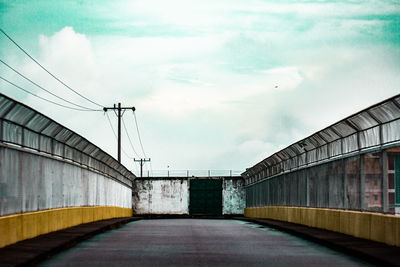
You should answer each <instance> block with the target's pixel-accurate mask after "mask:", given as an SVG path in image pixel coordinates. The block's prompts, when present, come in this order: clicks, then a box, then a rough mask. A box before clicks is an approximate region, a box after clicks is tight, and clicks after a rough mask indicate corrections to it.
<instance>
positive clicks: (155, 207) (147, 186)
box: [132, 177, 246, 215]
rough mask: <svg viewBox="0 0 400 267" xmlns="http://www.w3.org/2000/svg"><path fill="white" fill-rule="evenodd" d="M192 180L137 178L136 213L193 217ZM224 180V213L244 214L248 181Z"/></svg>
mask: <svg viewBox="0 0 400 267" xmlns="http://www.w3.org/2000/svg"><path fill="white" fill-rule="evenodd" d="M190 179H193V178H185V177H183V178H182V177H178V178H176V177H163V178H160V177H157V178H151V177H150V178H137V179H136V180H135V181H134V184H133V189H132V193H133V213H134V214H189V204H190V203H189V200H190V197H189V194H190V190H189V184H190V183H189V180H190ZM214 179H215V177H214ZM220 179H223V188H222V198H223V200H222V201H223V214H227V215H228V214H243V213H244V208H245V199H246V198H245V189H244V187H243V186H244V180H243V179H242V178H240V177H221V178H220Z"/></svg>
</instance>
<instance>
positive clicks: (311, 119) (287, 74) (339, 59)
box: [0, 0, 400, 170]
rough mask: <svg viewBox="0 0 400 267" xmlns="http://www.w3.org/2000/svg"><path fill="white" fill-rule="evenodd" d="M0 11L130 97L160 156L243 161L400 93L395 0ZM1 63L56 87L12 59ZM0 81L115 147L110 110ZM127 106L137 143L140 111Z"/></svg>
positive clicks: (95, 88)
mask: <svg viewBox="0 0 400 267" xmlns="http://www.w3.org/2000/svg"><path fill="white" fill-rule="evenodd" d="M0 25H1V28H2V29H4V30H5V31H6V32H7V33H8V34H9V35H10V36H12V37H13V38H14V39H15V40H16V41H17V42H18V43H19V44H20V45H21V46H22V47H24V48H25V49H26V50H28V51H29V52H30V53H31V54H32V56H34V57H35V58H36V59H37V60H38V61H39V62H41V63H43V65H45V66H46V67H47V68H48V69H49V70H50V71H51V72H53V73H54V74H56V75H57V76H59V77H60V78H61V79H62V80H63V81H65V82H66V83H67V84H68V85H70V86H71V87H73V88H74V89H76V90H79V92H81V93H82V94H84V95H85V96H88V97H89V98H91V99H93V100H95V101H97V102H99V103H101V104H103V105H106V106H110V105H113V104H114V103H117V102H122V104H123V105H128V106H130V105H134V106H135V107H136V108H137V117H138V119H139V123H140V124H139V126H140V128H141V134H142V140H143V144H144V148H145V150H146V154H147V157H151V158H152V167H153V169H154V170H159V169H166V168H167V166H170V169H234V170H243V169H245V168H246V167H250V166H252V165H254V164H255V163H256V162H258V161H259V160H261V159H263V158H265V157H267V156H269V155H270V154H272V153H274V152H276V151H277V150H279V149H281V148H283V147H286V146H288V145H289V144H291V143H293V142H295V141H297V140H298V139H300V138H303V137H306V136H308V135H310V134H312V133H313V132H315V131H317V130H320V129H322V128H323V127H326V126H328V125H329V124H332V123H334V122H335V121H338V120H340V119H342V118H344V117H346V116H348V115H350V114H352V113H354V112H357V111H358V110H360V109H363V108H365V107H367V106H369V105H372V104H374V103H376V102H378V101H381V100H383V99H386V98H388V97H391V96H393V95H395V94H398V93H400V86H399V85H400V2H399V1H350V0H349V1H232V0H230V1H122V0H117V1H105V0H104V1H103V0H102V1H98V0H96V1H94V0H93V1H72V0H71V1H35V0H32V1H11V0H10V1H0ZM0 47H1V48H0V58H1V59H2V60H4V61H6V62H8V63H9V64H10V65H12V66H13V67H15V68H16V69H18V70H20V71H21V72H23V73H24V74H25V75H26V76H28V77H29V78H31V79H33V80H34V81H36V82H37V83H39V84H41V85H43V86H45V87H46V88H47V89H51V90H53V91H54V92H55V93H57V94H59V95H60V96H63V97H65V98H67V99H69V100H71V101H74V102H76V103H80V104H83V105H88V106H89V105H91V104H90V103H88V102H85V100H83V99H80V98H79V97H77V96H76V95H73V94H71V93H70V92H69V91H67V90H66V89H65V88H63V87H62V86H60V85H59V84H57V83H56V82H55V81H54V80H53V79H52V78H51V77H49V76H48V75H46V73H44V72H43V71H42V70H40V69H39V68H38V67H37V66H36V65H35V64H34V63H33V62H32V61H29V59H28V58H26V56H24V55H23V54H22V53H21V52H20V51H19V50H18V49H17V48H16V47H15V46H13V45H12V44H11V43H10V42H9V41H8V40H7V39H6V38H5V37H4V36H0ZM0 74H1V76H3V77H7V78H8V79H10V80H12V81H14V82H16V83H18V84H20V85H21V86H24V87H25V88H26V89H29V90H31V91H32V92H34V93H36V94H39V95H41V96H43V97H47V98H49V99H52V98H51V96H49V95H46V93H45V92H43V91H40V90H39V89H37V88H34V87H32V86H31V85H29V84H28V83H26V82H24V81H23V80H22V79H21V78H19V77H18V76H16V75H15V74H13V73H12V72H10V71H9V70H8V69H7V68H6V67H5V66H3V65H1V66H0ZM0 92H2V93H4V94H7V95H9V96H11V97H14V98H15V99H17V100H19V101H22V102H24V103H26V104H29V105H31V106H32V107H34V108H36V109H39V110H40V111H42V112H45V113H46V114H48V115H50V116H51V117H53V118H54V119H56V120H57V121H59V122H60V123H62V124H64V125H66V126H68V127H70V128H72V129H73V130H75V131H76V132H78V133H80V134H82V135H84V136H85V137H87V138H88V139H89V140H91V141H92V142H94V143H95V144H97V145H99V146H100V147H102V148H103V149H105V150H106V151H107V152H109V153H110V154H112V155H115V146H116V144H115V138H114V137H113V134H112V131H111V129H110V127H109V125H108V121H107V118H106V117H105V116H104V114H103V113H101V112H99V113H95V114H92V113H79V112H74V111H69V110H64V109H62V108H58V107H55V106H51V104H48V103H46V102H43V101H41V100H39V99H36V98H34V97H32V96H29V95H27V94H25V93H23V92H19V91H18V90H17V89H15V88H12V87H10V86H9V85H7V84H6V83H4V82H0ZM110 115H112V114H110ZM111 118H112V119H113V121H115V116H111ZM125 119H126V124H127V127H128V128H129V132H130V133H131V137H132V139H133V143H134V147H135V149H136V151H138V152H139V154H141V153H140V151H141V149H140V146H139V144H138V142H137V139H138V138H137V136H136V135H135V132H134V125H133V123H132V116H131V114H126V118H125ZM114 127H115V126H114ZM99 129H101V131H99ZM123 138H124V144H125V151H126V153H127V154H128V155H129V156H132V157H133V156H135V157H137V156H138V155H134V153H133V152H132V150H131V148H130V146H129V143H128V140H127V137H126V136H124V137H123ZM139 156H143V155H139ZM124 163H125V165H127V167H128V168H129V169H133V170H135V168H136V167H135V166H134V165H133V163H132V161H131V160H130V159H129V158H128V157H127V156H124Z"/></svg>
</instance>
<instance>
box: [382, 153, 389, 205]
mask: <svg viewBox="0 0 400 267" xmlns="http://www.w3.org/2000/svg"><path fill="white" fill-rule="evenodd" d="M387 170H388V166H387V152H386V150H383V151H382V210H383V212H385V213H386V212H388V211H389V205H388V173H387Z"/></svg>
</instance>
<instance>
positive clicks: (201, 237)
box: [42, 219, 366, 267]
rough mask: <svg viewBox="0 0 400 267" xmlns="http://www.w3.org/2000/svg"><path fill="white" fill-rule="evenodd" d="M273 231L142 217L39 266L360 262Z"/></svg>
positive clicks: (219, 222) (227, 222) (232, 223)
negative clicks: (145, 218) (144, 218)
mask: <svg viewBox="0 0 400 267" xmlns="http://www.w3.org/2000/svg"><path fill="white" fill-rule="evenodd" d="M365 265H366V263H365V262H360V261H359V260H358V259H356V258H352V257H349V256H346V255H344V254H341V253H339V252H336V251H334V250H331V249H328V248H326V247H323V246H319V245H317V244H315V243H312V242H309V241H306V240H303V239H300V238H297V237H295V236H292V235H289V234H286V233H282V232H279V231H277V230H274V229H271V228H266V227H263V226H259V225H257V224H252V223H246V222H242V221H235V220H206V219H160V220H141V221H136V222H132V223H129V224H127V225H125V226H123V227H121V228H119V229H116V230H112V231H109V232H106V233H103V234H100V235H97V236H95V237H93V238H91V239H89V240H87V241H85V242H82V243H80V244H78V245H77V246H76V247H73V248H71V249H70V250H67V251H65V252H62V253H60V254H58V255H56V256H55V257H53V258H51V259H49V260H48V261H46V262H43V263H42V266H75V267H77V266H108V267H110V266H152V267H154V266H246V267H248V266H324V267H326V266H365Z"/></svg>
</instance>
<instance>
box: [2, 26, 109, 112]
mask: <svg viewBox="0 0 400 267" xmlns="http://www.w3.org/2000/svg"><path fill="white" fill-rule="evenodd" d="M0 31H1V32H2V33H3V34H4V35H5V36H6V37H7V38H8V39H9V40H10V41H11V42H13V43H14V45H16V46H17V47H18V48H19V49H20V50H21V51H22V52H23V53H24V54H25V55H27V56H28V57H29V58H30V59H31V60H32V61H33V62H35V63H36V64H37V65H38V66H39V67H41V68H42V69H43V70H44V71H45V72H47V73H48V74H49V75H50V76H51V77H53V78H54V79H56V80H57V81H58V82H60V83H61V84H62V85H64V86H65V87H67V88H68V89H69V90H71V91H72V92H74V93H75V94H77V95H79V96H80V97H82V98H84V99H86V100H87V101H89V102H91V103H92V104H95V105H97V106H99V107H103V106H102V105H100V104H98V103H96V102H94V101H92V100H90V99H89V98H87V97H85V96H83V95H82V94H80V93H79V92H77V91H75V90H74V89H72V88H71V87H69V86H68V85H67V84H65V83H64V82H63V81H61V80H60V79H59V78H57V77H56V76H55V75H54V74H52V73H51V72H50V71H48V70H47V69H46V68H45V67H43V66H42V65H41V64H40V63H39V62H38V61H37V60H36V59H34V58H33V57H32V56H31V55H29V53H28V52H26V51H25V50H24V49H23V48H22V47H21V46H20V45H19V44H17V42H15V41H14V40H13V39H12V38H11V37H10V36H9V35H8V34H7V33H6V32H5V31H4V30H3V29H1V28H0Z"/></svg>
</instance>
